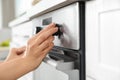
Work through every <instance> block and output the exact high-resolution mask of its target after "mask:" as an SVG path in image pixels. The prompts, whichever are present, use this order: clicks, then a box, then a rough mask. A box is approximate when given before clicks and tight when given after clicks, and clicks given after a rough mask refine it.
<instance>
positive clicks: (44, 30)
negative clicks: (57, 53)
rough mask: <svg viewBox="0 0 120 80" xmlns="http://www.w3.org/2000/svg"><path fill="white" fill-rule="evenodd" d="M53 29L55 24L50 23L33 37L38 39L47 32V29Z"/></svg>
mask: <svg viewBox="0 0 120 80" xmlns="http://www.w3.org/2000/svg"><path fill="white" fill-rule="evenodd" d="M54 27H55V23H51V24H50V25H48V26H47V27H46V28H44V29H43V30H41V31H40V32H39V33H37V34H36V35H35V37H38V36H39V35H40V34H42V33H43V32H46V31H48V30H49V29H51V28H54Z"/></svg>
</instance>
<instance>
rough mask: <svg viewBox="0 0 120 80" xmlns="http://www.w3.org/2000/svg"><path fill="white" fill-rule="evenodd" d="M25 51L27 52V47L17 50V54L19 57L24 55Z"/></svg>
mask: <svg viewBox="0 0 120 80" xmlns="http://www.w3.org/2000/svg"><path fill="white" fill-rule="evenodd" d="M25 50H26V46H23V47H20V48H17V51H16V53H17V54H18V55H20V54H22V53H23V52H24V51H25Z"/></svg>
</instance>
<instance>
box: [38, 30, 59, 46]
mask: <svg viewBox="0 0 120 80" xmlns="http://www.w3.org/2000/svg"><path fill="white" fill-rule="evenodd" d="M57 31H58V28H52V29H50V30H48V31H46V32H43V33H42V34H41V35H39V36H38V37H37V39H36V42H37V44H41V43H42V42H44V41H45V40H46V39H47V38H48V37H50V36H52V34H54V33H55V32H57Z"/></svg>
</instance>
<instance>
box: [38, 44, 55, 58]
mask: <svg viewBox="0 0 120 80" xmlns="http://www.w3.org/2000/svg"><path fill="white" fill-rule="evenodd" d="M53 46H54V44H53V43H51V44H50V45H49V47H48V48H46V49H45V50H44V51H43V52H42V55H40V56H41V57H40V58H42V59H44V58H45V57H46V55H47V54H48V52H49V51H50V50H51V49H52V48H53Z"/></svg>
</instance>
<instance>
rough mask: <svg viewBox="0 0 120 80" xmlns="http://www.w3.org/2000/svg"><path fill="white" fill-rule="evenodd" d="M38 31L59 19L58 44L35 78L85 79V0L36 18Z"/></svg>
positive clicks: (56, 37)
mask: <svg viewBox="0 0 120 80" xmlns="http://www.w3.org/2000/svg"><path fill="white" fill-rule="evenodd" d="M32 22H33V26H34V28H35V29H36V30H35V33H38V32H39V31H41V30H42V29H43V28H45V27H46V26H47V25H49V24H50V23H52V22H54V23H56V27H58V29H59V30H58V32H57V33H55V34H54V36H55V40H54V45H55V46H54V48H53V49H52V50H51V51H50V52H49V54H48V55H47V57H46V58H45V59H44V61H43V62H42V64H41V66H40V67H39V68H38V69H37V70H36V71H35V74H34V75H35V80H85V77H86V74H85V3H84V2H75V3H71V4H69V5H67V6H63V7H60V8H59V9H56V10H52V11H50V12H47V13H45V14H43V15H40V16H37V17H34V18H33V19H32Z"/></svg>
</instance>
